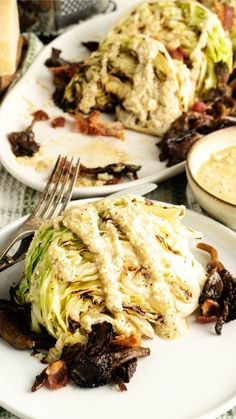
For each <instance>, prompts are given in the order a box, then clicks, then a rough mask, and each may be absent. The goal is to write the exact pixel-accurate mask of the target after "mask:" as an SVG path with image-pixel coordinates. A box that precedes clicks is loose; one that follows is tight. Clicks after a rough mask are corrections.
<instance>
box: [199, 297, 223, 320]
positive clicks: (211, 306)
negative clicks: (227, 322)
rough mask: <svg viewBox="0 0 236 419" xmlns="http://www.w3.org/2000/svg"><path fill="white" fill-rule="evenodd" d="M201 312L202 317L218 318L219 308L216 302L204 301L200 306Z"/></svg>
mask: <svg viewBox="0 0 236 419" xmlns="http://www.w3.org/2000/svg"><path fill="white" fill-rule="evenodd" d="M201 311H202V315H203V316H215V317H216V316H219V314H220V312H221V308H220V305H219V303H217V301H213V300H205V301H204V302H203V303H202V305H201Z"/></svg>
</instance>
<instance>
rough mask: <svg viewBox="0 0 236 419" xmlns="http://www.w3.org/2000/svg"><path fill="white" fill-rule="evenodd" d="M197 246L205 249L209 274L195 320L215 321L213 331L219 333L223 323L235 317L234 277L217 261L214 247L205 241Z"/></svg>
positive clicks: (235, 280) (203, 321) (235, 290)
mask: <svg viewBox="0 0 236 419" xmlns="http://www.w3.org/2000/svg"><path fill="white" fill-rule="evenodd" d="M197 247H198V248H200V249H202V250H205V251H207V252H208V253H209V254H210V256H211V260H210V263H208V265H207V270H208V274H209V276H208V279H207V280H206V282H205V285H204V287H203V290H202V292H201V295H200V297H199V304H200V309H201V316H198V317H197V319H196V320H197V321H198V322H201V323H207V322H210V321H216V324H215V331H216V333H217V334H218V335H220V334H221V331H222V327H223V324H224V323H228V322H230V321H231V320H235V319H236V278H235V277H234V276H233V275H232V274H231V273H230V272H229V271H228V270H227V269H225V268H224V265H223V264H222V263H221V262H220V261H219V259H218V254H217V251H216V249H214V248H213V247H212V246H209V245H206V244H205V243H199V244H198V246H197Z"/></svg>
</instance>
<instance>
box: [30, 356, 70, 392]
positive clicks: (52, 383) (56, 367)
mask: <svg viewBox="0 0 236 419" xmlns="http://www.w3.org/2000/svg"><path fill="white" fill-rule="evenodd" d="M67 383H68V372H67V366H66V363H65V361H62V360H61V359H60V360H59V361H56V362H53V363H52V364H50V365H49V366H48V367H47V368H45V369H44V370H43V371H42V372H41V374H39V375H37V377H36V379H35V382H34V384H33V386H32V388H31V391H37V390H39V389H40V388H41V387H43V386H46V387H48V388H50V389H53V390H58V389H60V388H62V387H65V386H66V385H67Z"/></svg>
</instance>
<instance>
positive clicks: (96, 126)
mask: <svg viewBox="0 0 236 419" xmlns="http://www.w3.org/2000/svg"><path fill="white" fill-rule="evenodd" d="M99 117H100V112H98V111H93V112H91V113H90V115H89V116H87V117H84V116H83V115H82V114H81V113H76V114H75V115H74V118H75V120H74V125H73V131H75V132H80V133H82V134H89V135H104V136H111V137H116V138H119V139H120V140H124V139H125V138H124V127H123V124H122V123H121V122H106V121H101V120H100V119H99Z"/></svg>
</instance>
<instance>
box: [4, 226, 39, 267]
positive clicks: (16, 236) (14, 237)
mask: <svg viewBox="0 0 236 419" xmlns="http://www.w3.org/2000/svg"><path fill="white" fill-rule="evenodd" d="M34 232H35V229H34V230H32V229H19V230H17V231H16V232H15V233H13V234H11V236H10V237H9V239H8V240H7V241H6V243H4V245H3V246H2V247H1V248H0V260H2V259H3V258H4V257H5V256H6V255H7V253H8V252H9V250H10V249H11V247H12V246H13V245H14V244H15V243H16V242H17V241H19V240H22V239H24V238H25V237H27V236H29V235H30V234H32V233H34Z"/></svg>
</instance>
